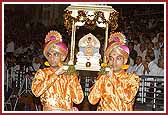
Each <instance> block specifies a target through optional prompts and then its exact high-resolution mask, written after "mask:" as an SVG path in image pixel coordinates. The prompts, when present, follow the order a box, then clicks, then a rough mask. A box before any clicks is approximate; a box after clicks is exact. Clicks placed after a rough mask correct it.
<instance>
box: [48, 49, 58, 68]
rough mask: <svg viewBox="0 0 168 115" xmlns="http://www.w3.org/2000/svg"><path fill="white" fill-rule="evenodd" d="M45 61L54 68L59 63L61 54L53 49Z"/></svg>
mask: <svg viewBox="0 0 168 115" xmlns="http://www.w3.org/2000/svg"><path fill="white" fill-rule="evenodd" d="M47 60H48V62H49V64H50V66H52V67H56V66H58V64H59V63H60V62H61V54H60V53H59V52H57V51H55V49H54V48H51V49H50V50H49V52H48V54H47Z"/></svg>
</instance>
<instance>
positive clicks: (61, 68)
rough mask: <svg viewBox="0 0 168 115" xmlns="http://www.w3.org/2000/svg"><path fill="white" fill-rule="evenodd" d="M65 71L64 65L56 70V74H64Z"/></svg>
mask: <svg viewBox="0 0 168 115" xmlns="http://www.w3.org/2000/svg"><path fill="white" fill-rule="evenodd" d="M64 72H65V70H64V66H62V67H60V68H59V69H58V70H57V71H56V72H55V74H56V75H60V74H63V73H64Z"/></svg>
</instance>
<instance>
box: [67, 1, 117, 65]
mask: <svg viewBox="0 0 168 115" xmlns="http://www.w3.org/2000/svg"><path fill="white" fill-rule="evenodd" d="M118 16H119V13H118V12H117V11H116V10H114V9H113V8H112V6H107V5H86V4H84V5H82V4H81V5H79V4H78V5H77V4H76V5H75V4H73V5H70V6H68V7H67V8H66V9H65V13H64V25H65V27H66V29H67V31H68V32H70V33H71V52H70V61H69V64H70V65H73V62H74V48H75V47H74V46H75V32H76V27H78V26H84V27H86V28H87V29H91V30H92V29H94V28H95V27H96V26H98V27H101V28H105V29H106V30H105V35H106V36H105V46H104V50H105V49H106V47H107V41H108V30H109V28H111V31H114V30H115V29H116V28H117V27H118V24H117V21H118ZM104 62H106V59H105V58H104Z"/></svg>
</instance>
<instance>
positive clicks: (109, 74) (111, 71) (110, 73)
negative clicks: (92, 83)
mask: <svg viewBox="0 0 168 115" xmlns="http://www.w3.org/2000/svg"><path fill="white" fill-rule="evenodd" d="M113 74H114V73H113V68H110V71H109V72H108V73H107V75H108V76H109V77H110V76H112V75H113Z"/></svg>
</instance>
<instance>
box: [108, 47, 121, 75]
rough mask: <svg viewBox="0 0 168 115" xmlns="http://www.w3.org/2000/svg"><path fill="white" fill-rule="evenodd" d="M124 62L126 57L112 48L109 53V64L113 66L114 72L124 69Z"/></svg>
mask: <svg viewBox="0 0 168 115" xmlns="http://www.w3.org/2000/svg"><path fill="white" fill-rule="evenodd" d="M123 64H124V57H123V56H122V55H121V54H119V53H118V52H117V51H116V50H112V51H111V53H110V55H109V65H110V66H111V67H112V68H113V71H114V72H119V71H121V70H122V65H123Z"/></svg>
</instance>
